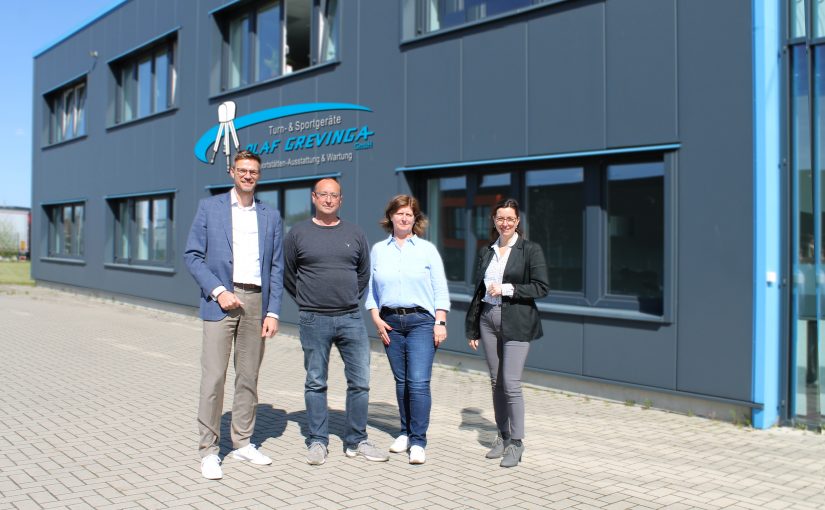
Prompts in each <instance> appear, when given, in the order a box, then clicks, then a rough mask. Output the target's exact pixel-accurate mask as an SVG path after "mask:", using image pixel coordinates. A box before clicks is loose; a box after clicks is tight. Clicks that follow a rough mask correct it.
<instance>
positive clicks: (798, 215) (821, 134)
mask: <svg viewBox="0 0 825 510" xmlns="http://www.w3.org/2000/svg"><path fill="white" fill-rule="evenodd" d="M786 6H787V8H788V9H789V12H788V26H787V28H786V33H787V41H786V43H787V44H786V52H785V53H784V54H785V55H787V59H788V62H787V63H788V66H787V68H786V70H787V71H786V72H787V73H788V74H787V75H786V80H785V88H784V90H785V91H786V92H785V93H786V102H785V105H786V108H787V122H788V123H787V129H788V131H789V132H788V135H789V136H788V142H789V143H788V147H787V149H786V154H787V161H788V163H789V164H788V167H787V171H788V172H789V174H790V186H791V189H790V191H789V193H788V196H789V200H790V218H791V229H790V243H791V246H790V247H789V250H788V251H789V253H790V260H791V268H792V271H793V285H792V287H791V296H790V298H791V300H790V301H791V302H790V316H791V320H790V323H791V342H790V349H789V351H790V352H788V360H789V367H788V371H789V395H788V396H789V414H790V416H791V417H792V418H793V419H794V420H796V421H799V422H802V423H810V424H817V423H825V384H823V383H822V381H823V380H825V379H823V376H822V374H823V373H825V350H823V347H822V346H823V343H822V338H823V334H825V299H823V296H825V278H823V277H822V274H823V267H825V160H823V157H822V155H823V154H825V152H823V151H825V40H823V38H822V37H823V36H825V3H823V2H822V0H807V1H805V0H788V1H787V4H786Z"/></svg>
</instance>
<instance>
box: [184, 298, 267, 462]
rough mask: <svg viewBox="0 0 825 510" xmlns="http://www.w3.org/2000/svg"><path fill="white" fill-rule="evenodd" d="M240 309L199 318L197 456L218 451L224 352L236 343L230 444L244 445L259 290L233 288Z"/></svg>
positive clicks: (255, 360) (254, 397)
mask: <svg viewBox="0 0 825 510" xmlns="http://www.w3.org/2000/svg"><path fill="white" fill-rule="evenodd" d="M235 295H237V296H238V299H240V300H241V302H243V308H237V309H235V310H231V311H230V313H229V315H227V316H226V317H224V318H223V319H222V320H220V321H204V322H203V346H202V350H201V389H200V403H199V405H198V432H199V433H200V442H199V445H198V448H199V451H200V454H201V457H205V456H207V455H210V454H215V455H217V454H218V452H219V451H220V442H221V415H222V413H223V394H224V383H225V382H226V369H227V366H228V365H229V354H230V353H231V351H232V344H233V343H234V344H235V396H234V398H233V399H232V426H231V428H230V432H231V434H230V436H231V438H232V448H233V449H238V448H243V447H244V446H246V445H248V444H249V439H250V438H251V437H252V432H253V431H254V430H255V413H256V412H257V410H258V372H259V370H260V368H261V361H263V357H264V345H265V341H264V339H263V338H262V337H261V328H262V326H263V319H262V317H261V293H260V292H248V291H244V290H241V289H237V288H236V289H235Z"/></svg>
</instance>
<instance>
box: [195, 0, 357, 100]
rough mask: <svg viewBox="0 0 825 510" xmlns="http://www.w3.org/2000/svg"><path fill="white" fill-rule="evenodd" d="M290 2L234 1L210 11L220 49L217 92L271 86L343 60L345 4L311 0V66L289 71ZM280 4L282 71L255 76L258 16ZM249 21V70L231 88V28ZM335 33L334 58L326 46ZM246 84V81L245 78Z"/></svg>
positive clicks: (242, 71)
mask: <svg viewBox="0 0 825 510" xmlns="http://www.w3.org/2000/svg"><path fill="white" fill-rule="evenodd" d="M288 1H290V0H257V1H246V2H232V3H230V4H228V5H225V6H223V7H219V8H218V9H215V10H213V11H211V12H210V14H211V15H212V16H213V19H214V21H215V27H216V29H215V33H216V39H217V45H215V46H213V48H217V49H216V50H214V49H213V51H215V55H214V59H213V62H216V63H217V69H213V78H214V81H213V91H214V92H215V94H217V95H220V94H224V93H228V92H236V91H239V90H243V89H245V88H248V87H254V86H257V85H259V84H263V83H269V82H271V81H274V80H280V79H283V78H286V77H288V76H292V75H294V74H297V73H301V72H304V71H309V70H313V69H316V68H319V67H322V66H325V65H328V64H332V63H336V62H338V61H339V58H340V40H341V1H340V0H311V2H312V3H311V5H310V28H309V41H308V42H309V51H310V55H309V64H308V65H307V66H305V67H301V68H298V69H291V70H289V71H287V67H288V66H287V53H286V48H287V39H288V34H287V15H288V12H287V11H288V6H287V3H288ZM273 4H274V5H276V6H277V8H278V11H279V19H278V30H279V33H278V34H277V37H278V39H279V40H280V63H279V70H278V72H277V73H276V74H275V75H273V76H267V77H265V78H262V79H261V78H258V77H255V76H254V74H255V67H256V63H257V61H258V55H257V54H256V51H257V50H256V48H257V44H256V42H257V40H258V20H257V18H258V15H259V13H260V12H261V11H262V10H263V9H264V8H266V7H269V6H270V5H273ZM331 5H334V6H335V10H334V14H335V15H334V19H333V22H332V23H329V22H328V14H329V12H330V6H331ZM242 18H246V19H247V22H246V26H247V28H246V32H245V33H244V34H242V35H241V40H242V41H243V44H244V46H245V47H246V48H247V53H248V54H244V52H241V53H242V57H241V58H242V61H243V62H242V64H243V65H245V66H246V68H241V69H240V75H241V79H240V80H239V84H238V85H230V81H231V80H230V69H231V66H230V64H231V62H232V57H231V55H232V45H231V40H230V39H231V30H230V26H231V25H232V24H233V22H234V21H236V20H239V19H242ZM325 34H331V35H330V37H331V38H332V39H334V41H333V43H332V47H333V48H334V55H332V56H327V55H325V54H322V52H323V51H324V50H327V49H328V48H329V46H328V45H326V44H325V40H324V35H325ZM243 77H246V81H245V82H244V78H243Z"/></svg>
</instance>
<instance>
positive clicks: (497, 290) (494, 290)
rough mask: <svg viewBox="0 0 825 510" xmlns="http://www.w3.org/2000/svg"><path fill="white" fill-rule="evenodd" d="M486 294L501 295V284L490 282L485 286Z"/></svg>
mask: <svg viewBox="0 0 825 510" xmlns="http://www.w3.org/2000/svg"><path fill="white" fill-rule="evenodd" d="M487 294H489V295H490V296H493V297H496V296H501V284H500V283H491V284H490V285H489V286H488V287H487Z"/></svg>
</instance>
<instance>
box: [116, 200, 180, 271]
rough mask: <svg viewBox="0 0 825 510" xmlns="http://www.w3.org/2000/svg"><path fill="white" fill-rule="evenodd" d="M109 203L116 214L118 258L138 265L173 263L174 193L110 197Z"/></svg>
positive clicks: (120, 262)
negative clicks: (115, 198) (170, 194)
mask: <svg viewBox="0 0 825 510" xmlns="http://www.w3.org/2000/svg"><path fill="white" fill-rule="evenodd" d="M110 207H111V209H112V212H113V213H114V215H115V232H114V250H115V256H114V259H115V262H117V263H119V264H138V265H147V264H148V265H170V264H171V262H172V259H171V251H172V197H171V196H168V195H165V196H164V195H160V196H148V197H134V198H131V197H130V198H124V199H118V200H113V201H110Z"/></svg>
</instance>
